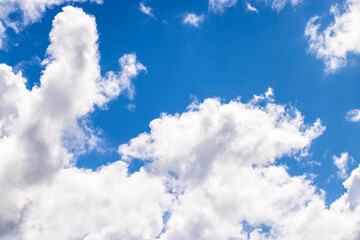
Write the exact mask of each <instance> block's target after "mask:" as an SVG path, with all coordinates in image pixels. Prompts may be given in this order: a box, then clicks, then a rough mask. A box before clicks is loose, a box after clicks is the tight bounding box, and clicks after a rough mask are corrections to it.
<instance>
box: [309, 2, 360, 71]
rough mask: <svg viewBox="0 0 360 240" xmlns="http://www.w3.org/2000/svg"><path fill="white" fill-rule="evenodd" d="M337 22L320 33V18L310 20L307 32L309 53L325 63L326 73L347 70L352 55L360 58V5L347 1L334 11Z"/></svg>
mask: <svg viewBox="0 0 360 240" xmlns="http://www.w3.org/2000/svg"><path fill="white" fill-rule="evenodd" d="M330 12H331V13H332V14H333V15H334V22H333V23H332V24H330V25H329V26H328V27H326V28H325V29H324V30H321V25H320V24H319V23H317V22H318V21H319V20H320V17H319V16H315V17H313V18H311V19H310V20H309V22H308V23H307V26H306V30H305V36H306V37H307V38H308V44H309V51H310V52H313V53H315V54H316V57H317V58H318V59H322V60H323V61H324V62H325V66H326V69H325V70H326V71H327V72H335V71H336V70H338V69H339V68H341V67H344V66H346V64H347V57H348V55H349V54H359V53H360V45H359V44H358V43H359V41H360V34H359V28H360V20H359V19H360V1H358V0H346V1H345V3H344V5H343V6H342V8H341V9H340V8H339V6H338V5H334V6H332V7H331V9H330Z"/></svg>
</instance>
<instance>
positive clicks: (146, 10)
mask: <svg viewBox="0 0 360 240" xmlns="http://www.w3.org/2000/svg"><path fill="white" fill-rule="evenodd" d="M139 10H140V11H141V12H142V13H144V14H145V15H148V16H150V17H154V14H153V9H152V8H151V7H148V6H145V4H144V2H141V3H140V5H139Z"/></svg>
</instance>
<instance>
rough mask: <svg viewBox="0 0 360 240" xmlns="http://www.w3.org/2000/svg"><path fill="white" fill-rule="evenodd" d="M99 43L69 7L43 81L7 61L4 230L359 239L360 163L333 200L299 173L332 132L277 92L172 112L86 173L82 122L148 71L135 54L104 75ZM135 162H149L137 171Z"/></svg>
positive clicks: (90, 24)
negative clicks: (80, 153) (80, 154)
mask: <svg viewBox="0 0 360 240" xmlns="http://www.w3.org/2000/svg"><path fill="white" fill-rule="evenodd" d="M97 41H98V33H97V30H96V23H95V19H94V17H92V16H89V15H87V14H85V13H84V12H83V11H82V10H81V9H79V8H74V7H66V8H63V12H61V13H59V14H58V15H57V16H56V17H55V19H54V21H53V28H52V30H51V33H50V45H49V47H48V50H47V56H48V57H47V59H46V60H45V61H44V64H45V65H46V67H45V70H44V72H43V74H42V76H41V79H40V85H39V86H35V87H33V89H32V90H28V89H27V88H26V87H25V83H26V79H25V78H23V77H22V76H21V73H20V72H19V73H17V74H15V73H14V71H13V70H12V68H11V67H10V66H7V65H5V64H2V65H0V98H1V99H0V100H1V101H0V130H1V132H0V154H1V157H0V189H1V193H2V196H1V198H0V238H2V239H11V240H14V239H16V240H17V239H21V240H32V239H39V240H42V239H44V240H45V239H59V240H68V239H85V240H92V239H104V240H107V239H161V240H178V239H179V240H180V239H209V240H218V239H219V240H220V239H241V240H248V239H251V240H259V239H262V240H266V239H267V240H270V239H271V240H274V239H277V240H285V239H292V240H307V239H319V240H328V239H333V240H342V239H347V240H357V239H359V237H360V227H359V226H360V207H359V205H360V200H359V199H360V167H359V168H357V169H355V170H354V171H353V172H352V173H351V175H350V177H349V178H348V179H346V181H345V182H344V186H345V188H346V192H345V193H344V194H343V195H342V196H341V197H340V198H339V199H338V200H336V201H335V202H333V203H332V204H331V205H330V206H326V204H325V197H326V196H325V194H324V193H323V191H322V190H321V189H318V188H317V187H316V186H314V184H313V183H312V182H311V180H310V179H308V178H307V177H306V175H298V176H292V175H290V174H289V173H288V169H287V166H286V165H280V164H279V163H278V160H279V159H281V158H282V157H284V156H288V157H290V158H296V159H298V161H301V158H302V157H303V156H306V155H307V154H308V151H309V148H310V147H311V145H312V142H313V141H314V139H316V138H318V137H319V136H320V135H321V134H322V133H323V131H324V130H325V127H324V126H323V125H322V124H321V122H320V120H316V121H315V122H314V123H312V124H307V123H305V119H304V116H303V115H302V114H301V113H300V112H299V111H298V110H297V109H295V108H292V107H287V106H284V105H280V104H277V103H276V102H275V100H274V99H273V95H274V93H273V90H272V89H269V90H268V91H267V92H266V93H265V94H262V95H255V96H254V97H253V99H252V100H250V101H249V102H242V101H240V99H237V100H233V101H230V102H228V103H225V102H223V101H221V100H220V99H217V98H208V99H205V100H204V101H203V102H194V103H192V104H191V105H190V106H189V107H188V109H187V110H186V111H185V112H183V113H181V114H173V115H172V114H165V113H164V114H162V115H161V116H160V117H159V118H157V119H154V120H153V121H152V122H151V123H150V131H149V132H145V133H141V134H140V135H139V136H137V137H135V138H133V139H131V140H130V141H129V142H128V143H127V144H123V145H121V146H119V148H118V152H119V154H120V158H121V159H120V160H119V161H117V162H114V163H110V164H108V165H107V166H102V167H100V168H99V169H97V170H95V171H93V170H87V169H79V168H77V167H76V165H75V162H76V154H75V151H76V149H75V150H74V149H72V147H71V146H77V145H83V144H88V143H87V142H88V141H89V139H88V137H87V134H86V133H84V131H86V130H85V129H83V127H82V125H81V123H80V122H81V121H82V120H83V119H84V118H85V119H86V116H88V114H89V113H90V112H92V111H93V110H94V108H95V107H96V106H99V107H104V106H106V104H107V103H108V102H109V101H110V100H111V99H114V98H115V97H116V96H117V95H119V94H120V93H122V92H124V91H125V92H128V94H129V97H130V98H131V97H132V96H133V94H131V93H133V92H132V90H133V85H132V83H131V82H132V79H133V78H134V77H136V75H137V74H139V72H141V71H144V70H145V67H144V66H143V65H142V64H141V63H140V62H138V61H137V60H136V55H135V54H129V55H124V57H122V58H121V59H120V67H121V68H122V70H121V71H119V72H109V73H108V74H107V75H105V77H102V76H101V74H100V66H99V52H98V46H97ZM110 76H111V77H110ZM81 133H83V134H81ZM74 135H75V136H74ZM82 136H85V137H82ZM134 159H136V160H137V161H139V160H140V161H143V162H144V166H143V167H141V168H140V170H139V171H138V172H135V173H132V174H130V173H129V167H128V166H129V163H130V162H131V161H133V160H134ZM340 162H341V164H340V165H342V164H343V161H340Z"/></svg>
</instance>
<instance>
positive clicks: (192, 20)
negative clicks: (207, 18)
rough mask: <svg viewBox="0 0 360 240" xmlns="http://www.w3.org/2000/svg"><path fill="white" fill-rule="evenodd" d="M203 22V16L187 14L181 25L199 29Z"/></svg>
mask: <svg viewBox="0 0 360 240" xmlns="http://www.w3.org/2000/svg"><path fill="white" fill-rule="evenodd" d="M203 22H204V15H200V16H198V15H196V14H194V13H188V14H186V16H185V18H184V20H183V23H184V24H190V25H193V26H194V27H199V26H200V24H201V23H203Z"/></svg>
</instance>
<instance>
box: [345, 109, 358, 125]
mask: <svg viewBox="0 0 360 240" xmlns="http://www.w3.org/2000/svg"><path fill="white" fill-rule="evenodd" d="M346 119H347V120H348V121H350V122H359V121H360V109H353V110H350V111H349V112H348V113H347V116H346Z"/></svg>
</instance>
